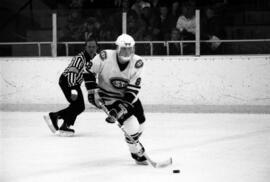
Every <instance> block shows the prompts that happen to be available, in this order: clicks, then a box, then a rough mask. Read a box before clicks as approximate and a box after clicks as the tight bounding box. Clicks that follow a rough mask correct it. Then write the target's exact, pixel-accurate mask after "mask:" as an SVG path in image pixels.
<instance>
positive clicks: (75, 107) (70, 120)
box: [57, 75, 85, 126]
mask: <svg viewBox="0 0 270 182" xmlns="http://www.w3.org/2000/svg"><path fill="white" fill-rule="evenodd" d="M59 86H60V88H61V89H62V91H63V93H64V95H65V97H66V99H67V101H68V102H69V106H68V107H67V108H65V109H63V110H60V111H58V112H57V114H58V117H59V118H60V119H63V120H64V122H65V123H66V124H67V125H69V126H70V125H74V123H75V120H76V118H77V116H78V115H79V114H80V113H82V112H83V111H84V110H85V105H84V99H83V93H82V90H81V87H80V85H77V86H75V87H72V88H70V87H69V85H68V80H67V77H65V76H64V75H61V76H60V78H59ZM71 89H75V90H77V92H78V97H77V99H76V100H75V101H73V100H71Z"/></svg>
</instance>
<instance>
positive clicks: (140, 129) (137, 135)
mask: <svg viewBox="0 0 270 182" xmlns="http://www.w3.org/2000/svg"><path fill="white" fill-rule="evenodd" d="M143 131H144V124H139V127H138V130H137V132H136V133H134V134H132V135H130V136H131V137H132V139H133V141H132V140H131V139H130V138H129V137H127V136H126V137H125V139H126V142H127V143H129V144H132V143H134V141H135V142H138V141H139V138H140V137H141V135H142V133H143Z"/></svg>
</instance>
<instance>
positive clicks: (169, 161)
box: [154, 158, 172, 168]
mask: <svg viewBox="0 0 270 182" xmlns="http://www.w3.org/2000/svg"><path fill="white" fill-rule="evenodd" d="M169 165H172V158H170V159H168V160H166V161H163V162H156V164H155V165H154V167H155V168H163V167H167V166H169Z"/></svg>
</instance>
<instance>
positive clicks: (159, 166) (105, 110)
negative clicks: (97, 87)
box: [99, 101, 172, 168]
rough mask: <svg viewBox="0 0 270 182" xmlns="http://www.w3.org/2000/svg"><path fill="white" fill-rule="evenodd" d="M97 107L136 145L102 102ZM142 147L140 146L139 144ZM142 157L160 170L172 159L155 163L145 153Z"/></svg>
mask: <svg viewBox="0 0 270 182" xmlns="http://www.w3.org/2000/svg"><path fill="white" fill-rule="evenodd" d="M99 105H100V107H101V108H102V110H103V111H104V112H105V113H106V114H107V115H108V116H109V117H111V118H112V119H113V120H114V121H115V123H117V125H118V127H119V128H120V129H121V130H122V131H123V132H124V134H125V136H126V137H127V138H128V139H129V140H130V141H131V142H132V143H133V144H135V145H137V144H138V143H137V142H136V141H135V140H134V139H133V138H132V137H131V136H130V135H129V134H128V133H127V132H126V130H125V129H124V128H123V126H121V125H120V123H119V122H118V120H117V119H116V118H115V117H113V116H111V115H110V113H109V110H108V109H107V107H106V106H105V105H104V104H103V102H101V101H99ZM141 145H142V144H141ZM143 156H144V157H145V158H146V159H147V161H148V162H149V163H150V164H151V165H152V166H153V167H154V168H162V167H166V166H168V165H171V164H172V158H171V157H170V158H169V159H167V160H165V161H162V162H155V161H153V160H152V159H151V158H150V157H149V156H148V155H147V154H146V152H144V153H143Z"/></svg>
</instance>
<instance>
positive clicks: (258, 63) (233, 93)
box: [0, 55, 270, 113]
mask: <svg viewBox="0 0 270 182" xmlns="http://www.w3.org/2000/svg"><path fill="white" fill-rule="evenodd" d="M144 59H145V64H144V75H143V82H142V84H143V85H142V90H141V93H140V98H141V101H142V103H143V105H144V106H145V108H146V109H147V110H148V111H153V112H155V111H156V112H162V111H164V112H172V111H175V112H249V113H250V112H254V113H270V109H269V106H270V97H269V95H270V84H269V80H270V56H269V55H256V56H254V55H246V56H200V57H194V56H163V57H147V56H146V57H144ZM70 60H71V57H57V58H52V57H34V58H33V57H32V58H27V57H25V58H0V67H1V71H0V72H1V74H0V85H1V96H0V103H1V105H0V109H1V110H18V111H27V110H29V111H32V110H35V109H36V111H46V110H49V109H51V108H59V107H63V106H65V105H66V104H67V102H66V100H65V98H64V96H63V94H62V91H61V90H60V88H59V86H58V78H59V76H60V74H61V73H62V71H63V70H64V68H65V67H66V66H67V65H68V64H69V62H70ZM82 89H83V92H84V95H86V91H85V88H84V84H83V85H82ZM86 99H87V97H85V102H86V103H87V100H86ZM86 108H91V106H90V105H89V104H88V103H87V105H86Z"/></svg>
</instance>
